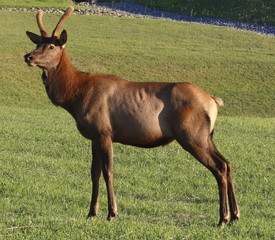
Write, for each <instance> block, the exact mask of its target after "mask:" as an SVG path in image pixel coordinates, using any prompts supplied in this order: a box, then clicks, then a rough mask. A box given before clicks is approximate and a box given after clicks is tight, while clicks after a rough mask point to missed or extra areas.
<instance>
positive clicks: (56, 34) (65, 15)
mask: <svg viewBox="0 0 275 240" xmlns="http://www.w3.org/2000/svg"><path fill="white" fill-rule="evenodd" d="M73 11H74V8H73V7H69V8H67V10H66V12H65V13H64V14H63V16H62V17H61V18H60V20H59V22H58V24H57V25H56V27H55V29H54V30H53V33H52V36H56V37H57V36H58V32H59V30H60V28H61V27H62V25H63V23H64V21H65V20H66V18H67V17H69V16H70V15H71V14H72V13H73Z"/></svg>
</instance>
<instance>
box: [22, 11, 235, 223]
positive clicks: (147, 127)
mask: <svg viewBox="0 0 275 240" xmlns="http://www.w3.org/2000/svg"><path fill="white" fill-rule="evenodd" d="M72 12H73V8H72V7H71V8H68V9H67V11H66V12H65V13H64V15H63V16H62V17H61V19H60V21H59V23H58V24H57V26H56V28H55V29H54V31H53V33H52V36H48V34H47V32H46V30H45V28H44V26H43V24H42V15H43V12H42V11H41V10H40V11H39V12H38V13H37V23H38V27H39V29H40V32H41V36H39V35H36V34H34V33H30V32H27V35H28V37H29V38H30V39H31V40H32V42H34V43H35V44H37V48H36V49H35V50H34V51H32V52H30V53H29V54H27V55H25V61H26V62H27V64H28V65H30V66H38V67H40V68H41V69H42V71H43V74H42V79H43V83H44V85H45V88H46V91H47V94H48V96H49V98H50V100H51V101H52V102H53V103H54V104H55V105H57V106H61V107H62V108H64V109H66V110H67V111H68V112H69V113H70V114H71V115H72V116H73V118H74V119H75V121H76V124H77V128H78V130H79V132H80V133H81V134H82V135H83V136H84V137H86V138H88V139H90V140H92V169H91V176H92V185H93V189H92V200H91V206H90V211H89V214H88V217H89V218H93V217H95V216H96V215H97V214H98V208H99V203H98V190H99V178H100V176H101V173H103V176H104V179H105V182H106V186H107V195H108V217H107V219H108V220H110V221H111V220H113V219H114V218H115V217H116V216H117V214H118V212H117V205H116V200H115V193H114V188H113V148H112V145H113V142H119V143H122V144H128V145H133V146H138V147H144V148H149V147H157V146H160V145H166V144H168V143H169V142H171V141H173V140H176V141H177V142H178V143H179V144H180V145H181V146H182V147H183V148H184V149H185V150H186V151H188V152H189V153H191V154H192V155H193V156H194V157H195V158H196V159H197V160H198V161H199V162H200V163H201V164H202V165H204V166H205V167H206V168H207V169H209V170H210V171H211V172H212V174H213V175H214V177H215V179H216V181H217V183H218V189H219V198H220V220H219V224H218V225H219V226H224V225H225V224H226V223H228V222H229V221H236V220H238V219H239V217H240V212H239V208H238V205H237V201H236V197H235V191H234V184H233V181H232V167H231V164H230V163H229V162H228V161H227V160H226V159H225V158H224V157H223V156H222V155H221V154H220V153H219V151H218V150H217V148H216V147H215V145H214V143H213V140H212V136H213V131H214V124H215V120H216V117H217V112H218V105H222V100H221V99H220V98H218V97H214V96H211V95H210V94H209V93H207V92H205V91H203V90H202V89H200V88H199V87H197V86H195V85H192V84H190V83H153V82H130V81H127V80H124V79H121V78H119V77H116V76H112V75H96V74H91V73H82V72H79V71H77V70H76V69H75V68H74V66H73V65H72V63H71V61H70V59H69V56H68V54H67V51H66V48H65V46H66V41H67V33H66V31H65V30H63V32H62V33H61V35H60V36H59V35H58V32H59V30H60V28H61V26H62V24H63V22H64V20H65V19H66V18H67V17H68V16H69V15H71V14H72ZM167 167H169V166H167Z"/></svg>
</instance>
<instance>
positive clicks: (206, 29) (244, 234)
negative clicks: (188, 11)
mask: <svg viewBox="0 0 275 240" xmlns="http://www.w3.org/2000/svg"><path fill="white" fill-rule="evenodd" d="M59 17H60V15H55V14H46V15H45V17H44V19H45V20H44V22H45V26H46V28H47V29H48V32H51V31H52V29H53V27H54V26H55V24H56V22H57V21H58V19H59ZM0 27H1V30H2V31H1V32H2V34H1V35H0V40H1V45H0V51H1V56H2V57H1V58H0V61H1V65H0V66H1V67H0V81H1V85H0V239H123V240H124V239H148V240H149V239H150V240H151V239H163V240H164V239H167V240H168V239H272V238H274V237H275V236H274V215H275V214H274V206H273V205H274V173H275V166H274V155H275V148H274V145H275V140H274V139H275V138H274V137H275V136H274V132H275V124H274V123H275V118H274V116H275V115H274V80H275V77H274V62H275V54H274V53H275V44H274V43H275V39H274V38H272V37H267V36H261V35H256V34H254V33H249V32H244V31H237V30H232V29H226V28H219V27H211V26H204V25H198V24H189V23H176V22H169V21H162V20H150V19H131V18H111V17H101V16H76V15H73V16H71V17H70V19H68V20H67V22H66V23H65V24H64V28H65V29H66V30H67V32H68V45H67V47H68V51H69V54H70V56H71V59H72V61H73V63H74V64H75V65H76V66H77V68H79V69H81V70H83V71H92V72H104V73H111V74H116V75H119V76H121V77H123V78H126V79H129V80H133V81H169V82H175V81H189V82H192V83H195V84H197V85H199V86H200V87H202V88H204V89H205V90H207V91H209V92H211V93H212V94H214V95H217V96H220V97H222V98H223V99H224V101H225V106H224V107H223V108H221V109H220V115H219V117H218V120H217V124H216V131H215V136H214V138H215V142H216V145H217V146H218V148H219V150H220V151H221V152H222V153H223V154H224V156H226V157H227V158H228V159H229V160H230V161H231V163H232V164H233V169H234V172H233V178H234V181H235V185H236V194H237V198H238V201H239V206H240V209H241V219H240V221H239V222H238V223H237V224H236V225H234V226H228V227H226V228H225V229H218V228H216V224H217V222H218V218H219V214H218V208H219V204H218V189H217V186H216V182H215V180H214V177H213V176H212V175H211V173H210V172H209V171H208V170H207V169H205V168H204V167H203V166H202V165H200V164H199V163H198V162H197V161H196V160H195V159H194V158H193V157H191V156H190V155H189V154H188V153H186V152H184V151H183V150H182V149H181V148H180V146H179V145H178V144H177V143H173V144H171V145H169V146H167V147H159V148H155V149H141V148H135V147H131V146H124V145H121V144H115V146H114V154H115V191H116V196H117V203H118V210H119V217H118V218H117V220H116V221H115V222H114V223H109V222H107V220H106V216H107V199H106V188H105V185H104V181H103V179H102V181H101V188H100V205H101V208H100V215H99V217H98V218H97V219H96V220H94V221H88V220H86V219H85V218H86V215H87V213H88V210H89V203H90V197H91V183H90V166H91V149H90V145H91V144H90V142H89V141H88V140H86V139H84V138H83V137H82V136H80V134H79V133H78V132H77V130H76V127H75V123H74V121H73V119H72V118H71V117H70V116H69V114H68V113H66V112H65V111H64V110H62V109H61V108H56V107H54V106H52V105H51V104H50V102H49V100H48V99H47V96H46V93H45V91H44V88H43V85H42V82H41V79H40V76H41V70H40V69H38V68H30V67H28V66H27V65H26V64H25V63H24V60H23V55H24V54H26V53H28V52H30V51H31V50H33V49H34V47H35V46H34V44H33V43H32V42H30V40H29V39H27V37H26V35H25V31H26V30H28V31H32V32H35V33H39V31H38V28H37V25H36V22H35V13H10V12H5V11H0Z"/></svg>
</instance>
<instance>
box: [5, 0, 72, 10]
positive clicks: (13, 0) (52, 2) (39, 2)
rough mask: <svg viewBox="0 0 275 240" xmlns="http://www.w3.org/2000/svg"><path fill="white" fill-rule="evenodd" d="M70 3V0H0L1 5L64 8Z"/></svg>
mask: <svg viewBox="0 0 275 240" xmlns="http://www.w3.org/2000/svg"><path fill="white" fill-rule="evenodd" d="M71 5H72V1H70V0H24V1H22V0H0V6H1V7H2V6H3V7H19V8H21V7H22V8H25V7H41V8H66V7H68V6H71Z"/></svg>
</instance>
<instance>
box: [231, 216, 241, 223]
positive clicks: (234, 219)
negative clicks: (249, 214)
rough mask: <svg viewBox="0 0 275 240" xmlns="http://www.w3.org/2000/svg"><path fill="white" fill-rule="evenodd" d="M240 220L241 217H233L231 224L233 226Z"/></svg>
mask: <svg viewBox="0 0 275 240" xmlns="http://www.w3.org/2000/svg"><path fill="white" fill-rule="evenodd" d="M239 219H240V216H236V215H235V216H232V217H231V219H230V223H231V224H235V223H237V221H238V220H239Z"/></svg>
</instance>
